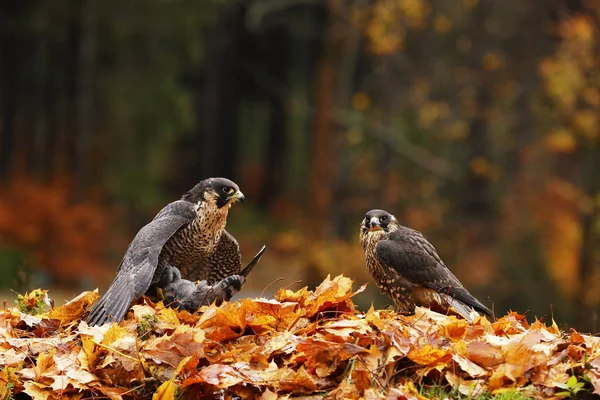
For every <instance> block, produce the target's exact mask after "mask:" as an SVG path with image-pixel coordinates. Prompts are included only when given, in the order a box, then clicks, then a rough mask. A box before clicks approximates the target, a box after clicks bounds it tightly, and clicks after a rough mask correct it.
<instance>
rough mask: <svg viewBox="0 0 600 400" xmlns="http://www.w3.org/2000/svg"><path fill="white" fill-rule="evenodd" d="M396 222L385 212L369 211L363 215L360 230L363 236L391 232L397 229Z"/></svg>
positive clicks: (394, 218)
mask: <svg viewBox="0 0 600 400" xmlns="http://www.w3.org/2000/svg"><path fill="white" fill-rule="evenodd" d="M398 226H399V225H398V220H397V219H396V217H394V216H393V215H392V214H390V213H389V212H387V211H385V210H371V211H369V212H367V213H366V214H365V218H364V219H363V222H362V224H361V225H360V230H361V232H362V233H363V234H368V233H370V232H385V233H387V232H393V231H395V230H396V229H398Z"/></svg>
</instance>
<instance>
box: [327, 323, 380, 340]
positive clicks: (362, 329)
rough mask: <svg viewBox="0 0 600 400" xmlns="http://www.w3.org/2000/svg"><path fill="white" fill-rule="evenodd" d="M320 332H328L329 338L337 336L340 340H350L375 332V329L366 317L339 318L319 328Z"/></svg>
mask: <svg viewBox="0 0 600 400" xmlns="http://www.w3.org/2000/svg"><path fill="white" fill-rule="evenodd" d="M319 332H320V333H326V334H328V335H327V337H328V338H331V337H334V338H337V339H338V340H339V341H340V342H345V341H350V340H351V338H355V339H356V338H358V337H364V336H368V335H372V334H373V330H372V328H371V327H370V326H369V323H368V322H367V320H366V319H339V320H335V321H327V322H325V323H324V324H323V325H322V326H321V327H320V328H319Z"/></svg>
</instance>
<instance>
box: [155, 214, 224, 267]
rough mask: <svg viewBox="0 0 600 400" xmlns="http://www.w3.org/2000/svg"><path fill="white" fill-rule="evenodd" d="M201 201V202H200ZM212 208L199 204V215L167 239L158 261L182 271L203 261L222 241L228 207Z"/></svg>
mask: <svg viewBox="0 0 600 400" xmlns="http://www.w3.org/2000/svg"><path fill="white" fill-rule="evenodd" d="M203 204H204V203H203ZM223 208H224V210H222V209H216V210H211V209H208V207H206V208H203V207H202V206H200V209H199V210H198V216H197V217H196V218H195V219H194V220H193V221H192V222H190V223H189V224H187V225H185V226H183V227H181V228H180V229H179V230H178V231H177V232H175V234H174V235H173V236H172V237H171V239H169V241H168V242H167V243H166V244H165V247H163V250H162V252H161V254H160V261H159V263H160V264H169V265H173V266H175V267H177V268H179V269H180V270H181V271H182V274H183V275H185V271H189V270H190V269H193V268H196V267H198V266H199V265H201V264H202V260H203V259H204V258H206V257H208V256H209V255H211V254H212V253H213V252H214V251H215V249H216V247H217V245H218V243H219V240H221V235H222V234H223V231H224V229H225V224H226V223H227V211H228V209H227V207H223Z"/></svg>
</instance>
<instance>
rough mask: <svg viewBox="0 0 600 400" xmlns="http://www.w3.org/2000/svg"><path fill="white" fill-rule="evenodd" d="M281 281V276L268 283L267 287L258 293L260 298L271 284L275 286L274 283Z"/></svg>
mask: <svg viewBox="0 0 600 400" xmlns="http://www.w3.org/2000/svg"><path fill="white" fill-rule="evenodd" d="M282 280H283V276H282V277H279V278H277V279H275V280H274V281H273V282H271V283H269V284H268V285H267V286H265V288H264V289H263V290H262V292H260V297H263V296H264V294H265V291H266V290H267V289H268V288H270V287H271V286H272V285H273V284H275V283H276V282H279V281H282Z"/></svg>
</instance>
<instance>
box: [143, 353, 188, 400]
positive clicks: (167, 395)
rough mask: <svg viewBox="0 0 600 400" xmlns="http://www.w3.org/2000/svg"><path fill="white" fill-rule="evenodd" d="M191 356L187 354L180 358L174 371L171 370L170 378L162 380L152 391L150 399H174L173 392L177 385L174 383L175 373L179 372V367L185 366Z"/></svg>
mask: <svg viewBox="0 0 600 400" xmlns="http://www.w3.org/2000/svg"><path fill="white" fill-rule="evenodd" d="M193 357H194V356H189V357H185V358H184V359H183V360H181V362H180V363H179V365H178V366H177V368H176V369H175V372H173V376H172V377H171V379H169V380H168V381H166V382H163V383H162V385H160V386H159V387H158V390H157V391H156V393H154V394H153V395H152V400H174V399H175V392H176V391H177V385H175V378H176V377H177V375H178V374H179V372H180V371H181V369H182V368H184V367H185V366H186V364H187V363H188V361H190V359H192V358H193Z"/></svg>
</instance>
